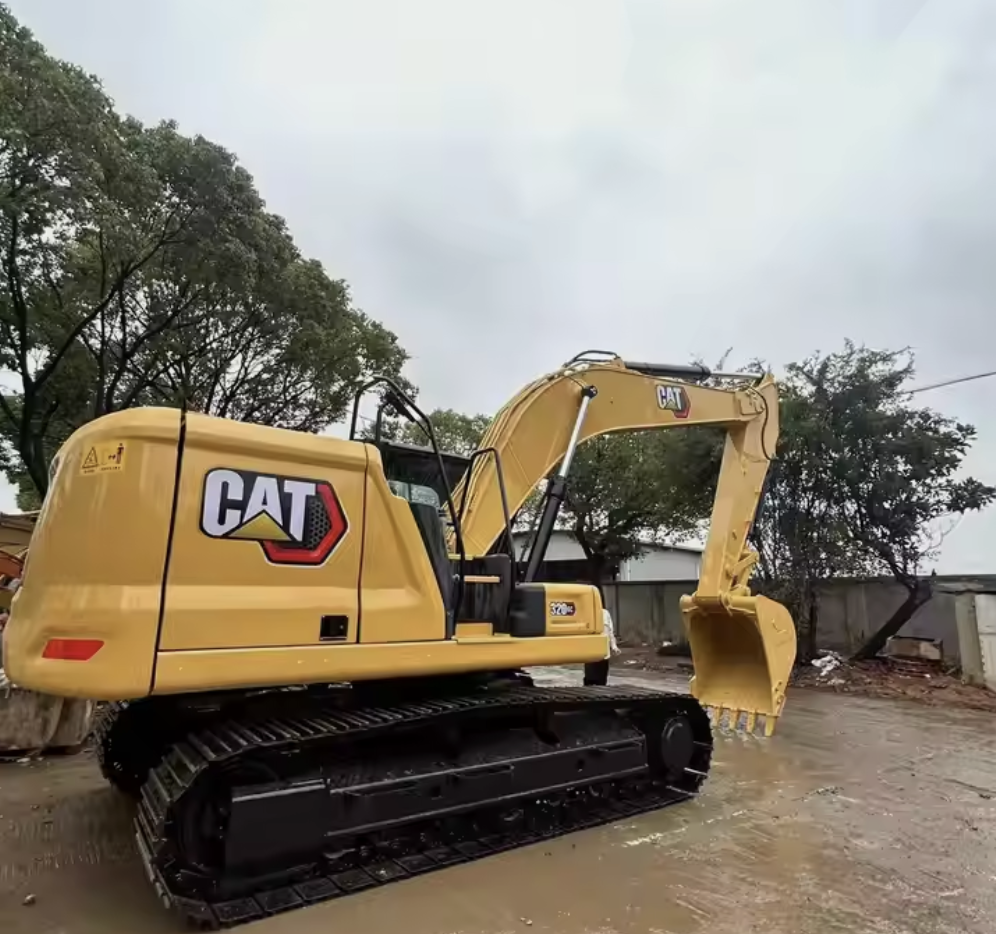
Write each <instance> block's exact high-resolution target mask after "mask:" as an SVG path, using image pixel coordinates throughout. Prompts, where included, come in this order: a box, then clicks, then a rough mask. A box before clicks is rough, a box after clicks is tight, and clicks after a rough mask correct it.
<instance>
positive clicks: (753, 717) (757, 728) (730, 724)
mask: <svg viewBox="0 0 996 934" xmlns="http://www.w3.org/2000/svg"><path fill="white" fill-rule="evenodd" d="M706 711H707V713H708V714H709V722H710V723H711V724H712V728H713V729H714V730H717V731H718V732H720V733H728V734H734V735H736V736H754V737H759V738H760V737H765V738H767V737H769V736H771V735H772V734H773V733H774V732H775V724H776V722H777V721H778V715H777V714H766V713H758V712H757V711H754V710H738V709H737V708H734V707H715V706H711V705H710V706H708V707H707V708H706Z"/></svg>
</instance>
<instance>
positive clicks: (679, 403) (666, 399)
mask: <svg viewBox="0 0 996 934" xmlns="http://www.w3.org/2000/svg"><path fill="white" fill-rule="evenodd" d="M657 404H658V405H659V406H660V407H661V408H662V409H666V410H667V411H669V412H674V417H675V418H688V413H689V412H690V411H691V408H692V405H691V403H690V402H689V401H688V393H687V392H685V387H684V386H675V385H674V384H673V383H670V384H668V383H658V384H657Z"/></svg>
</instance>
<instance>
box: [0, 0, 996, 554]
mask: <svg viewBox="0 0 996 934" xmlns="http://www.w3.org/2000/svg"><path fill="white" fill-rule="evenodd" d="M991 8H992V4H991V3H990V2H989V0H929V2H925V0H810V2H807V3H799V2H797V0H755V2H753V3H750V4H745V3H742V2H735V0H633V2H628V3H625V2H621V0H620V2H612V0H504V2H502V3H497V2H490V3H486V2H475V3H467V2H465V0H464V2H459V0H421V2H420V3H417V4H414V3H410V2H407V0H362V2H361V0H324V2H319V0H296V2H295V3H293V4H291V3H281V4H278V3H276V2H275V0H212V3H210V4H204V3H198V4H197V5H196V6H195V4H194V3H193V0H174V2H172V3H170V4H160V5H159V6H157V7H155V8H154V9H151V8H150V11H148V12H147V13H145V14H143V17H141V18H137V17H135V16H134V12H133V4H131V3H126V2H125V0H91V2H90V3H88V4H85V5H84V4H65V3H63V2H61V0H14V2H13V9H14V12H15V13H16V15H18V16H20V17H21V18H22V19H23V21H24V22H26V23H27V24H28V25H30V26H31V27H32V28H33V29H35V30H36V32H37V34H38V35H39V37H40V38H41V39H42V41H44V42H45V43H46V44H47V45H48V46H49V48H50V49H51V50H52V51H53V52H55V53H56V54H58V55H61V56H63V57H66V58H69V59H72V60H74V61H76V62H78V63H80V64H82V65H84V66H85V67H86V68H88V69H89V70H91V71H93V72H96V73H98V74H99V75H101V77H102V78H103V79H104V82H105V84H106V86H107V88H108V90H109V92H110V93H111V94H112V95H113V96H114V97H115V98H116V99H117V101H118V102H119V105H120V106H121V107H122V108H123V109H125V110H128V111H130V112H133V113H135V114H136V115H138V116H139V117H141V118H143V119H145V120H156V119H159V118H163V117H176V118H177V119H178V120H179V121H180V122H181V125H182V126H183V128H184V129H185V130H187V131H189V132H202V133H204V134H206V135H208V136H210V137H211V138H213V139H216V140H218V141H220V142H223V143H224V144H225V145H227V146H229V147H230V148H231V149H233V150H234V151H236V152H238V153H239V155H240V156H241V158H242V160H243V161H244V163H245V164H246V165H247V166H248V167H249V168H250V170H251V171H252V172H253V173H254V175H255V176H256V179H257V182H258V184H259V185H260V188H261V190H262V191H263V193H264V195H265V197H266V198H267V199H268V201H269V203H270V205H271V207H272V208H273V209H275V210H277V211H278V212H280V213H282V214H283V215H285V216H286V217H287V219H288V221H289V223H290V226H291V229H292V230H293V231H294V233H295V236H296V238H297V240H298V242H299V243H300V244H301V246H302V248H303V249H305V250H306V251H307V252H309V253H311V254H313V255H315V256H318V257H319V258H321V259H322V260H323V261H324V262H325V263H326V265H327V267H328V268H329V270H330V271H331V272H332V273H333V274H334V275H341V276H343V277H345V278H346V279H347V280H348V281H349V282H350V284H351V285H352V287H353V290H354V294H355V296H356V299H357V301H358V303H359V304H360V305H361V306H362V307H363V308H364V309H365V310H366V311H367V312H368V313H370V314H372V315H373V316H375V317H377V318H379V319H381V320H383V321H385V322H386V323H387V324H388V325H389V326H390V327H392V328H393V329H394V330H395V331H397V332H398V334H399V335H400V336H401V339H402V341H403V343H404V344H405V346H406V347H407V348H409V350H410V351H411V353H412V355H413V361H412V364H411V368H410V370H411V375H412V377H413V378H414V379H415V380H416V381H417V382H418V384H419V385H420V386H421V388H422V397H423V399H424V400H425V401H426V402H427V403H428V404H429V405H430V406H432V405H443V406H454V407H459V408H465V409H471V410H481V411H490V410H493V409H495V408H496V407H497V406H498V405H500V404H501V403H502V402H503V401H504V400H505V399H506V398H507V397H508V396H509V395H510V394H511V393H513V392H514V391H515V390H516V389H517V388H518V387H519V386H520V385H521V384H523V383H525V382H527V381H528V380H530V379H531V378H533V377H534V376H535V375H536V374H538V373H540V372H543V371H545V370H547V369H549V368H551V367H552V366H555V365H557V364H558V363H560V362H561V361H562V360H563V359H565V358H567V357H569V356H571V355H572V354H573V353H575V352H577V351H578V350H582V349H585V348H588V347H599V348H608V349H617V350H619V352H621V353H623V354H624V355H629V356H634V357H638V358H656V359H660V360H671V361H679V362H682V361H685V360H687V359H689V358H690V357H692V356H702V357H704V358H706V359H715V358H717V357H718V356H719V355H720V354H722V353H723V352H724V351H725V350H726V348H727V347H730V346H733V347H734V357H735V358H737V359H749V358H751V357H755V356H760V357H763V358H765V359H768V360H771V361H773V362H774V363H776V364H781V363H784V362H788V361H789V360H792V359H794V358H798V357H800V356H802V355H804V354H807V353H809V352H810V351H812V350H815V349H823V350H830V349H834V348H836V347H838V346H840V343H841V342H842V340H843V338H844V337H845V336H846V337H851V338H853V339H855V340H858V341H867V342H869V343H872V344H875V345H878V346H888V347H897V346H902V345H905V344H909V345H912V346H913V347H914V348H916V350H917V352H918V356H919V361H920V366H921V370H922V376H923V379H924V381H933V380H935V379H938V378H943V377H946V376H951V375H961V374H962V373H965V372H972V371H974V370H979V371H981V370H984V369H991V368H992V361H993V359H994V357H993V352H992V344H993V337H994V333H996V325H994V324H993V323H992V322H993V317H992V312H991V310H990V307H991V301H992V296H993V295H994V285H996V283H994V281H993V280H994V276H996V273H994V272H993V271H992V269H993V268H994V267H993V266H992V264H990V263H989V261H988V259H989V256H990V255H991V254H992V253H993V246H994V233H996V231H993V230H992V227H993V224H994V223H996V221H993V218H996V211H994V210H993V208H994V207H996V205H994V204H993V203H992V201H993V199H994V198H996V195H994V194H992V192H994V191H996V186H994V185H992V183H991V180H992V176H993V174H994V173H996V133H994V131H993V130H992V128H991V125H992V121H991V120H989V110H990V103H989V102H991V101H992V100H993V99H994V95H996V65H994V64H993V61H992V58H991V56H988V54H987V49H988V48H991V44H992V42H993V40H994V39H996V21H994V13H993V12H992V11H991ZM994 395H996V380H993V381H991V382H990V383H974V384H973V383H970V384H967V385H965V386H962V387H958V388H953V389H950V390H939V391H937V392H936V393H932V394H930V395H929V396H926V395H925V396H923V397H921V398H922V400H923V401H925V402H928V401H929V402H930V403H931V404H934V405H936V406H937V407H938V408H941V409H942V410H944V411H946V412H948V413H950V414H953V415H957V416H959V417H962V418H965V419H968V420H971V421H974V423H975V424H977V425H978V427H979V432H980V437H979V441H978V444H977V445H976V448H975V450H974V452H973V454H972V457H971V459H970V461H971V466H972V469H973V470H975V471H976V472H977V475H979V476H980V477H981V478H983V479H987V480H989V481H990V482H993V481H996V470H994V468H992V467H991V466H990V465H991V464H992V463H994V462H996V416H993V415H992V414H991V413H992V412H993V411H994V410H996V409H994V406H993V405H992V403H993V401H996V400H994ZM994 546H996V514H994V513H992V512H990V513H989V514H987V515H984V516H981V517H969V518H968V519H966V520H965V521H964V522H962V523H961V525H960V526H959V528H958V529H957V531H956V532H955V533H953V534H952V535H951V536H950V537H949V539H948V541H947V543H946V546H945V552H944V560H943V562H942V564H941V569H942V570H948V571H965V570H971V571H988V570H992V569H993V568H992V564H991V561H990V559H989V558H988V557H987V556H988V555H992V554H993V553H996V547H994Z"/></svg>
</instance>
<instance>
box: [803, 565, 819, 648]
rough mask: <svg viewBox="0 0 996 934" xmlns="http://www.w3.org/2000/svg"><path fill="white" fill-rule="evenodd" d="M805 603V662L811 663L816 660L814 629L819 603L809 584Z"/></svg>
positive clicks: (817, 620) (817, 618) (814, 590)
mask: <svg viewBox="0 0 996 934" xmlns="http://www.w3.org/2000/svg"><path fill="white" fill-rule="evenodd" d="M805 593H806V596H805V601H804V605H805V607H806V649H805V651H806V658H805V659H804V660H805V661H807V662H811V661H812V660H813V659H814V658H816V649H817V645H816V629H817V626H818V624H819V618H820V602H819V596H818V595H817V593H816V588H815V587H813V586H812V585H811V584H810V583H809V582H807V583H806V589H805Z"/></svg>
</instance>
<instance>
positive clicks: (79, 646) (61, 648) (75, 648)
mask: <svg viewBox="0 0 996 934" xmlns="http://www.w3.org/2000/svg"><path fill="white" fill-rule="evenodd" d="M103 645H104V641H103V639H49V640H48V643H47V644H46V646H45V651H44V652H42V658H59V659H62V660H63V661H67V662H88V661H90V659H91V658H93V657H94V655H96V654H97V653H98V652H99V651H100V650H101V648H102V647H103Z"/></svg>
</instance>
